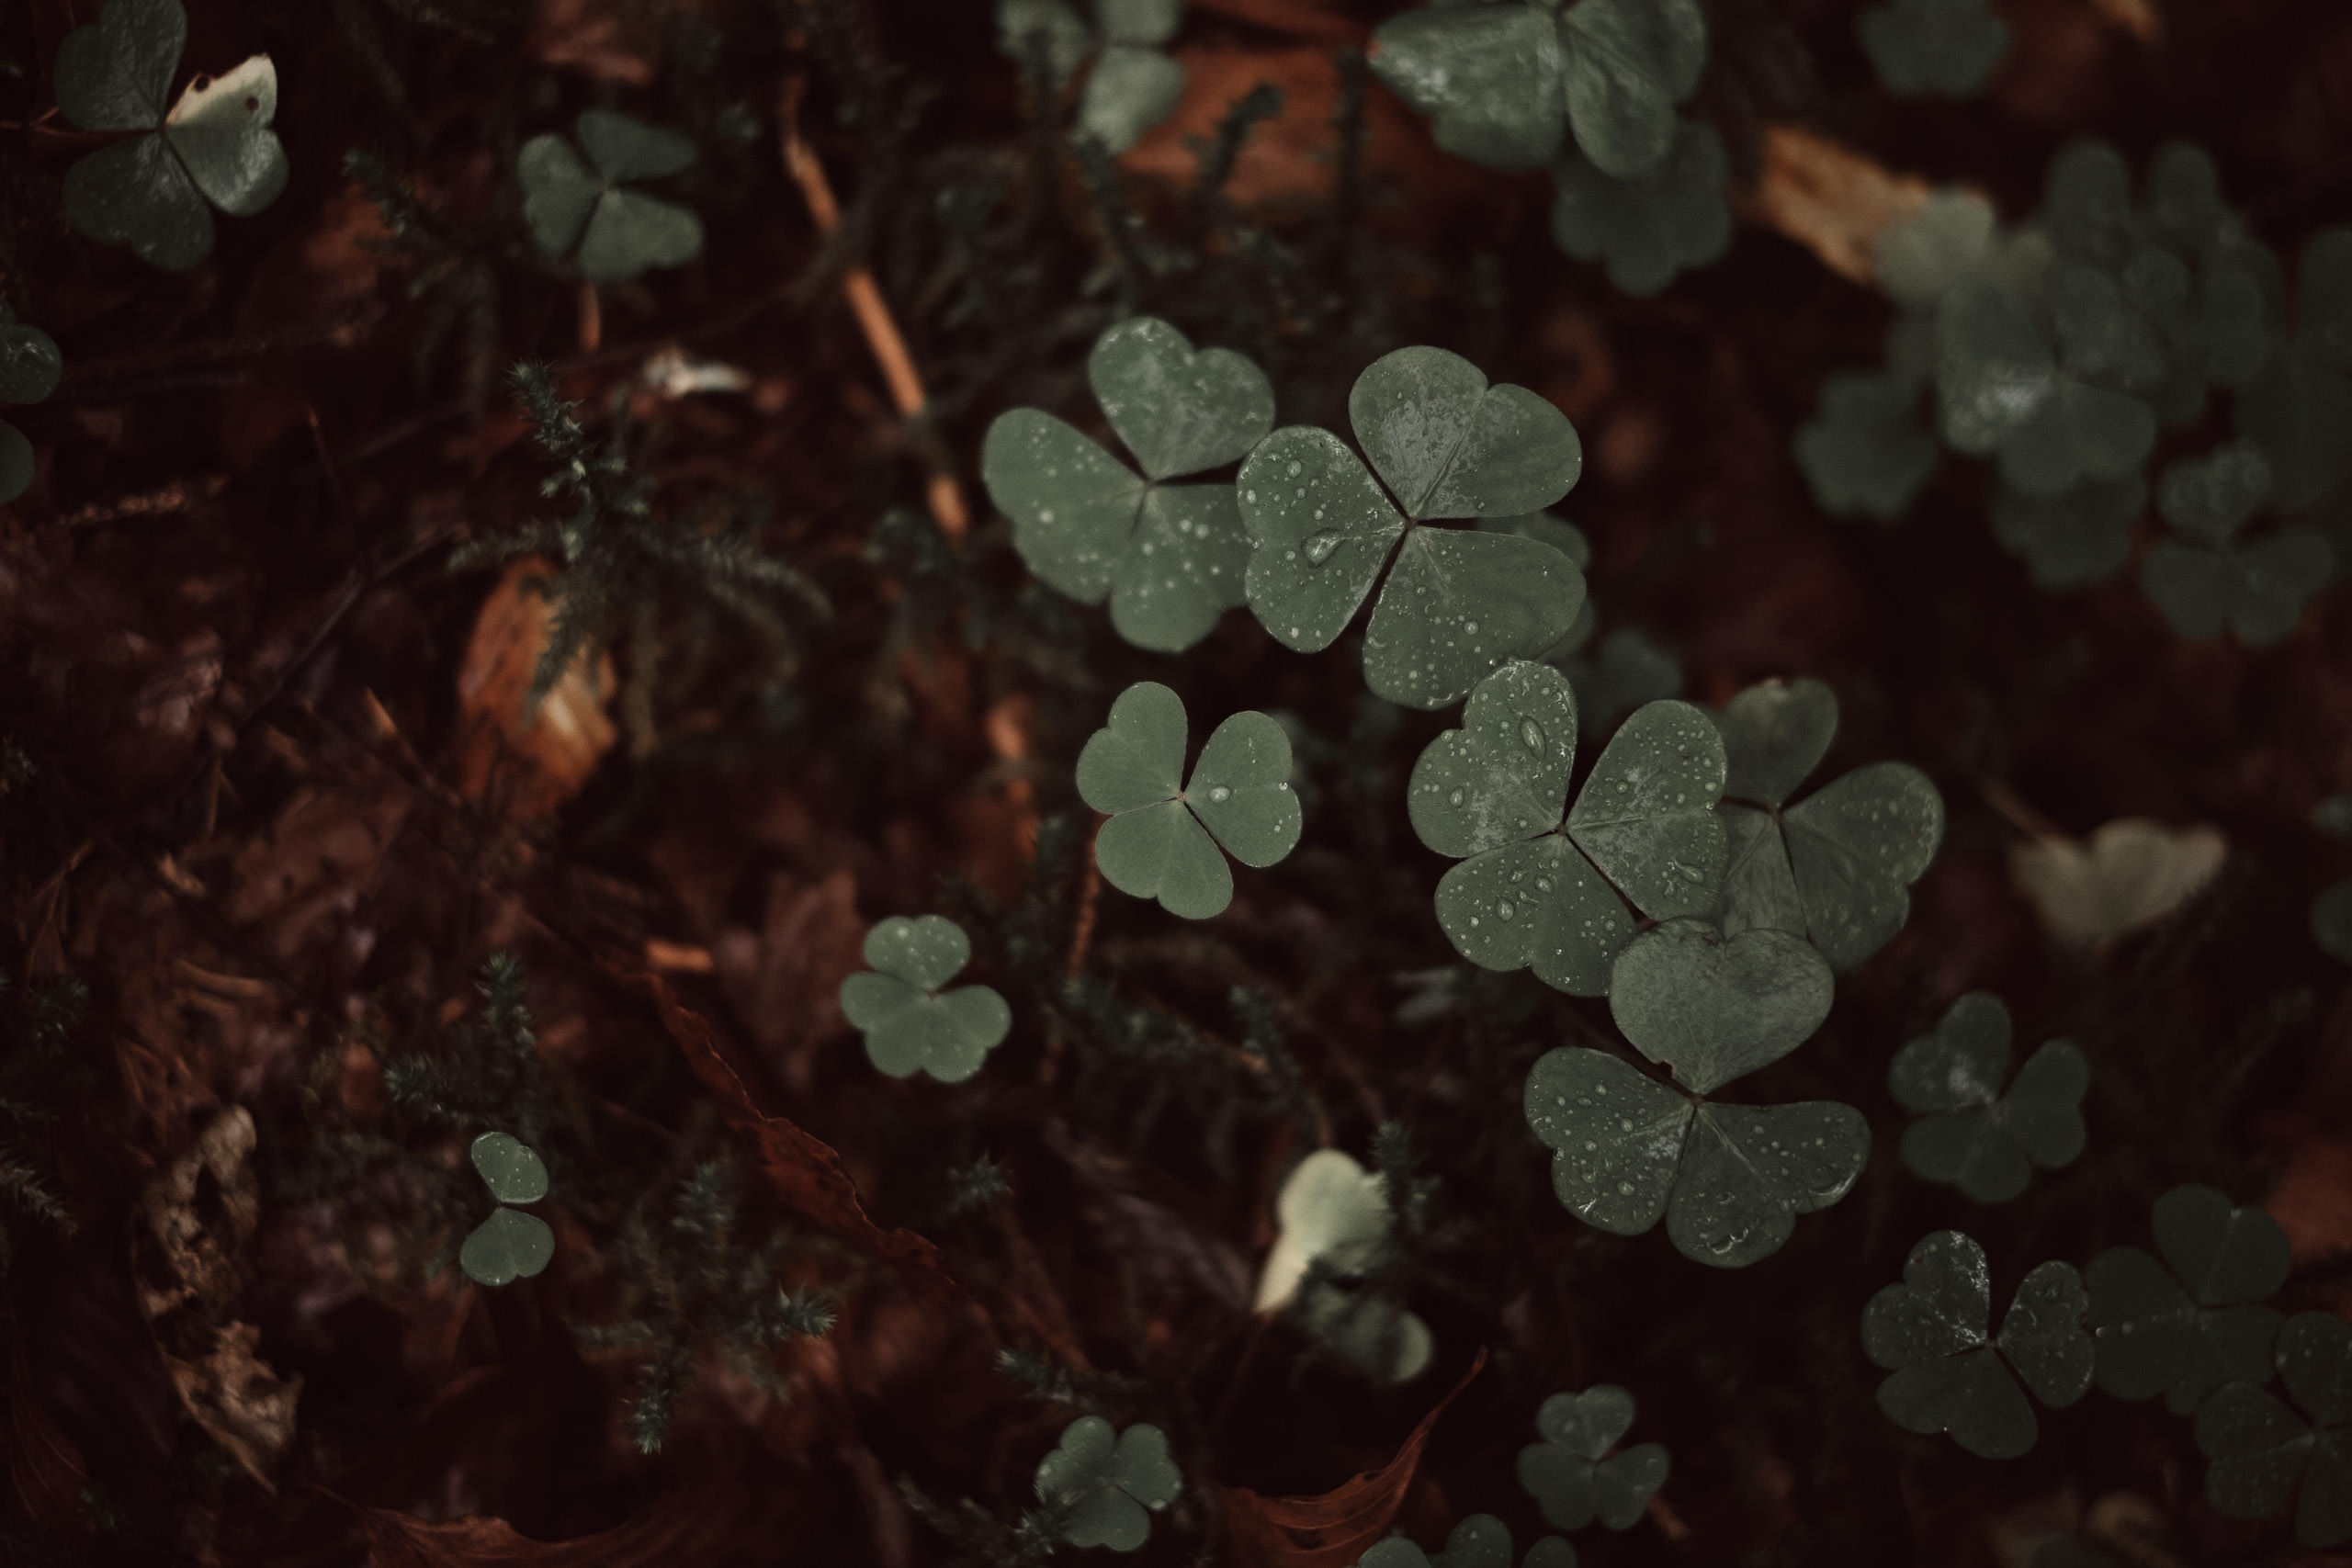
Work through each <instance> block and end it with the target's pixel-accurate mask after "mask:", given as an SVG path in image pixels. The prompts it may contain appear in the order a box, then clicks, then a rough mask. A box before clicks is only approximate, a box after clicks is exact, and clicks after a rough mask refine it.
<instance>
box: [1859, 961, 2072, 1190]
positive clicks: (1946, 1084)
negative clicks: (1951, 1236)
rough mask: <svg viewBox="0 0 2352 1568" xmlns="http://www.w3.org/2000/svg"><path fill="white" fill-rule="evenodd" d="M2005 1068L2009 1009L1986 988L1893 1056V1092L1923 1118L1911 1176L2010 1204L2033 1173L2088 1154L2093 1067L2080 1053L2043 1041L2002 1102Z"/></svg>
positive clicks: (1908, 1157)
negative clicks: (2087, 1093)
mask: <svg viewBox="0 0 2352 1568" xmlns="http://www.w3.org/2000/svg"><path fill="white" fill-rule="evenodd" d="M2008 1067H2009V1012H2008V1009H2007V1008H2006V1007H2003V1006H2002V1005H2001V1000H2000V998H1997V997H1996V996H1994V995H1993V994H1992V993H1990V992H1989V991H1971V992H1969V993H1968V994H1967V995H1965V996H1963V997H1962V998H1960V999H1959V1000H1957V1001H1955V1002H1953V1003H1952V1005H1951V1008H1950V1009H1949V1010H1947V1011H1946V1012H1945V1013H1944V1016H1943V1018H1942V1019H1941V1021H1939V1022H1938V1023H1937V1025H1936V1027H1935V1029H1934V1030H1933V1032H1929V1033H1927V1034H1923V1035H1921V1036H1919V1037H1918V1038H1917V1039H1916V1040H1913V1041H1911V1042H1910V1043H1907V1044H1905V1046H1904V1047H1903V1049H1902V1050H1900V1051H1897V1052H1896V1053H1895V1054H1894V1061H1893V1062H1892V1063H1891V1064H1890V1065H1889V1066H1888V1068H1887V1088H1888V1089H1890V1090H1891V1091H1892V1092H1893V1094H1894V1098H1895V1100H1897V1101H1898V1102H1900V1103H1901V1104H1902V1106H1903V1107H1904V1108H1905V1110H1907V1111H1915V1112H1919V1113H1921V1115H1922V1119H1921V1120H1920V1121H1917V1122H1913V1123H1912V1124H1911V1127H1910V1129H1909V1130H1908V1131H1907V1132H1905V1134H1904V1136H1903V1163H1904V1164H1905V1165H1907V1166H1909V1167H1910V1168H1911V1170H1912V1173H1913V1174H1914V1175H1916V1176H1917V1177H1918V1178H1919V1179H1921V1180H1923V1181H1940V1182H1946V1183H1949V1184H1950V1185H1952V1186H1955V1187H1958V1188H1959V1189H1960V1190H1962V1191H1963V1192H1965V1193H1967V1194H1968V1195H1969V1196H1970V1197H1972V1198H1973V1199H1975V1200H1976V1201H1978V1202H1980V1203H2005V1202H2007V1201H2009V1200H2010V1199H2012V1198H2014V1197H2016V1196H2017V1195H2018V1193H2020V1192H2023V1191H2024V1190H2025V1189H2026V1183H2027V1181H2028V1180H2029V1179H2030V1176H2031V1167H2032V1166H2037V1165H2038V1166H2040V1167H2041V1168H2043V1169H2045V1170H2055V1169H2057V1168H2059V1167H2061V1166H2064V1165H2066V1164H2067V1163H2069V1162H2070V1161H2072V1160H2073V1159H2074V1158H2075V1156H2076V1155H2078V1154H2080V1153H2082V1150H2083V1142H2084V1137H2085V1132H2084V1128H2083V1116H2082V1110H2081V1106H2082V1099H2083V1092H2084V1090H2085V1089H2086V1088H2088V1087H2089V1084H2090V1064H2089V1062H2088V1061H2087V1060H2086V1058H2085V1057H2084V1055H2083V1053H2082V1050H2081V1048H2080V1047H2078V1046H2077V1045H2075V1043H2073V1042H2072V1041H2069V1040H2052V1041H2049V1042H2047V1043H2044V1044H2043V1045H2042V1046H2041V1049H2040V1050H2038V1051H2036V1052H2035V1053H2034V1054H2033V1055H2032V1056H2031V1057H2030V1058H2028V1060H2027V1062H2026V1065H2025V1066H2024V1067H2022V1068H2021V1069H2019V1071H2018V1077H2017V1081H2016V1082H2015V1083H2014V1084H2012V1085H2010V1086H2009V1091H2008V1093H2007V1094H2006V1095H2004V1094H2003V1093H2001V1083H2002V1080H2003V1079H2004V1078H2005V1077H2007V1075H2008Z"/></svg>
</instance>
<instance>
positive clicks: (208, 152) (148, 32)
mask: <svg viewBox="0 0 2352 1568" xmlns="http://www.w3.org/2000/svg"><path fill="white" fill-rule="evenodd" d="M186 45H187V12H186V11H185V10H183V9H181V7H180V3H179V0H107V4H106V6H105V8H104V9H103V10H101V11H100V12H99V13H98V19H97V20H96V22H93V23H90V24H88V25H86V26H84V27H79V28H74V30H73V31H72V32H70V33H68V34H66V35H65V38H64V39H63V40H62V42H60V43H59V45H58V47H57V59H56V62H55V63H54V68H53V76H54V80H55V83H56V90H57V107H58V109H59V111H60V112H61V113H62V114H63V115H64V116H65V118H67V119H68V120H70V121H72V122H73V123H74V125H76V126H79V127H80V128H81V129H82V130H96V131H123V132H129V133H133V134H127V135H125V136H123V137H122V138H121V139H120V140H119V141H111V142H109V143H107V145H106V146H104V147H101V148H99V149H97V150H96V152H88V153H85V154H84V155H83V156H82V157H81V158H80V159H79V160H78V161H77V162H76V163H75V164H74V166H73V167H72V168H70V169H68V170H67V171H66V172H65V189H64V197H65V216H66V218H67V219H68V220H70V221H71V222H72V223H73V225H74V228H76V229H78V230H80V231H82V232H83V233H85V234H87V235H88V236H89V237H90V238H92V239H94V240H99V241H103V242H105V243H109V244H127V245H129V246H130V248H131V250H132V252H133V253H134V254H137V255H138V256H139V258H140V259H141V260H142V261H146V262H151V263H153V265H156V266H159V267H163V268H164V269H166V270H168V271H173V272H178V271H183V270H185V269H187V268H188V267H192V266H194V265H197V264H198V262H200V261H202V260H203V259H204V258H205V257H206V256H209V255H210V254H212V209H213V208H215V207H217V208H219V209H220V210H221V211H223V212H226V213H229V214H230V215H231V216H232V217H237V218H250V217H252V216H253V215H254V213H256V212H259V211H260V210H262V209H264V208H266V207H267V206H268V205H269V204H270V203H271V202H273V201H276V200H277V197H278V193H279V192H280V191H283V190H284V189H285V188H286V180H287V175H288V164H287V159H286V149H285V147H284V146H283V145H282V144H281V143H280V142H279V141H278V140H277V132H276V131H274V130H270V128H269V126H270V121H271V120H272V119H274V118H277V67H276V66H275V65H273V64H271V63H270V59H269V56H267V55H266V54H257V55H254V57H253V58H252V59H250V60H248V61H246V62H244V63H243V64H242V65H239V66H237V67H236V68H235V69H234V70H232V71H231V72H229V73H226V74H225V75H221V76H218V77H202V76H199V77H198V78H197V79H196V80H195V81H193V82H191V83H189V84H188V85H187V87H186V88H184V89H183V90H182V91H181V93H180V95H179V96H178V98H177V99H174V98H173V97H172V96H171V94H172V78H173V77H174V76H175V75H176V74H177V73H178V72H179V64H180V51H181V50H182V49H183V48H184V47H185V46H186Z"/></svg>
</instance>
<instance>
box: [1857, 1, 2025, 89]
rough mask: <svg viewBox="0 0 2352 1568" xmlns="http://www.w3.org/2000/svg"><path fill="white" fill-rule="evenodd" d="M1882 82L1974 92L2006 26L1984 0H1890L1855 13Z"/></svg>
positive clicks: (2000, 47)
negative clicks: (1857, 14)
mask: <svg viewBox="0 0 2352 1568" xmlns="http://www.w3.org/2000/svg"><path fill="white" fill-rule="evenodd" d="M1854 31H1855V33H1856V35H1857V36H1858V37H1860V39H1861V40H1862V52H1863V53H1865V54H1867V55H1869V56H1870V57H1871V69H1872V70H1874V71H1876V72H1877V73H1878V79H1879V82H1880V84H1881V85H1883V86H1884V87H1885V88H1886V90H1887V91H1888V92H1890V93H1894V94H1896V95H1898V96H1902V97H1906V98H1916V97H1924V96H1929V95H1936V96H1943V97H1947V98H1973V97H1974V96H1976V95H1977V94H1979V93H1981V92H1983V91H1984V90H1985V78H1986V77H1988V76H1990V75H1991V74H1992V73H1993V67H1994V66H1996V65H1997V64H1999V63H2000V61H2001V56H2002V55H2004V54H2006V53H2007V52H2008V48H2009V27H2008V24H2007V22H2004V21H2002V20H2001V18H2000V17H1996V16H1995V15H1993V13H1992V12H1991V11H1990V10H1988V9H1987V8H1986V7H1985V0H1890V3H1889V4H1887V5H1883V6H1874V7H1872V8H1871V9H1870V10H1867V11H1864V12H1862V13H1861V14H1860V15H1859V16H1857V17H1855V18H1854Z"/></svg>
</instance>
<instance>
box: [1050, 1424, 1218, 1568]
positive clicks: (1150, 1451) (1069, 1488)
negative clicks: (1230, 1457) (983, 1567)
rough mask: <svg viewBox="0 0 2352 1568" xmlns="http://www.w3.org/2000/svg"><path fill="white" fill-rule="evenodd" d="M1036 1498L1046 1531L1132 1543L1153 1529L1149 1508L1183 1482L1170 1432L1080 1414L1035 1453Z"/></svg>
mask: <svg viewBox="0 0 2352 1568" xmlns="http://www.w3.org/2000/svg"><path fill="white" fill-rule="evenodd" d="M1036 1487H1037V1499H1038V1501H1039V1502H1040V1503H1041V1504H1043V1505H1044V1509H1045V1517H1044V1520H1043V1523H1044V1525H1045V1529H1046V1532H1047V1533H1048V1534H1050V1535H1051V1536H1053V1537H1054V1538H1055V1539H1057V1540H1062V1541H1066V1542H1068V1543H1069V1545H1071V1546H1079V1547H1087V1546H1107V1547H1109V1548H1110V1549H1111V1550H1112V1551H1135V1550H1136V1548H1137V1547H1139V1546H1141V1545H1142V1544H1143V1543H1144V1542H1145V1540H1148V1539H1149V1537H1150V1535H1151V1516H1152V1515H1153V1514H1156V1513H1158V1512H1159V1511H1160V1510H1161V1509H1163V1508H1165V1507H1167V1506H1168V1505H1169V1504H1170V1503H1173V1502H1174V1501H1175V1500H1176V1498H1177V1496H1178V1495H1180V1494H1181V1493H1182V1491H1183V1489H1184V1476H1183V1472H1182V1471H1180V1470H1178V1469H1177V1468H1176V1461H1174V1460H1172V1459H1170V1457H1169V1455H1168V1434H1167V1433H1165V1432H1163V1431H1161V1430H1160V1429H1159V1427H1155V1426H1152V1425H1151V1424H1150V1423H1149V1422H1148V1421H1138V1422H1136V1424H1135V1425H1133V1426H1131V1427H1128V1428H1127V1429H1126V1430H1125V1431H1124V1432H1121V1431H1118V1430H1117V1429H1116V1428H1115V1427H1113V1426H1112V1425H1111V1423H1110V1422H1108V1421H1106V1420H1104V1419H1103V1417H1102V1416H1080V1417H1079V1418H1078V1419H1077V1420H1075V1421H1072V1422H1071V1423H1070V1424H1069V1426H1067V1427H1063V1428H1062V1435H1061V1439H1060V1440H1059V1441H1058V1442H1057V1443H1056V1444H1055V1445H1054V1447H1053V1449H1052V1450H1050V1451H1049V1452H1047V1453H1046V1457H1045V1458H1043V1459H1041V1460H1039V1461H1037V1475H1036Z"/></svg>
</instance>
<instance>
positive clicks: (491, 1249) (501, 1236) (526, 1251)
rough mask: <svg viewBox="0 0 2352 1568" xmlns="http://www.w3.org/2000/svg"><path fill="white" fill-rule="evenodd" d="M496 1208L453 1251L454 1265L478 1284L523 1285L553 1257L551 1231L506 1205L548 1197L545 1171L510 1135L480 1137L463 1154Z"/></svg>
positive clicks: (532, 1151) (535, 1218)
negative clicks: (470, 1160) (520, 1283)
mask: <svg viewBox="0 0 2352 1568" xmlns="http://www.w3.org/2000/svg"><path fill="white" fill-rule="evenodd" d="M468 1152H469V1154H470V1156H472V1159H473V1162H474V1169H475V1170H477V1171H479V1172H481V1179H482V1182H483V1184H484V1185H485V1186H487V1187H488V1188H489V1189H490V1195H491V1196H492V1197H493V1198H495V1199H497V1200H498V1202H499V1207H497V1208H495V1209H492V1211H491V1212H490V1217H489V1218H488V1219H486V1220H484V1221H482V1223H481V1224H478V1225H476V1226H475V1227H474V1229H473V1234H472V1235H469V1236H467V1237H466V1242H465V1245H464V1246H463V1247H459V1248H458V1266H459V1267H460V1268H462V1269H465V1271H466V1277H467V1278H468V1279H469V1280H473V1281H474V1282H475V1283H476V1284H479V1285H511V1284H513V1283H514V1282H515V1280H527V1279H530V1278H531V1277H532V1276H533V1275H536V1274H537V1273H538V1272H539V1271H540V1270H541V1269H545V1268H546V1267H547V1266H548V1259H549V1258H553V1257H554V1256H555V1232H553V1231H551V1230H549V1229H548V1224H547V1222H546V1221H545V1220H542V1219H540V1218H539V1217H538V1216H537V1214H526V1213H523V1211H522V1210H520V1209H510V1208H507V1207H506V1206H505V1205H507V1204H509V1203H536V1202H537V1201H539V1200H540V1199H542V1198H544V1197H546V1196H547V1195H548V1168H547V1165H546V1163H545V1162H543V1161H542V1160H541V1159H540V1158H539V1156H538V1153H537V1151H536V1150H535V1149H533V1148H532V1147H531V1146H530V1145H528V1144H526V1143H524V1142H523V1141H522V1140H521V1139H520V1138H517V1137H515V1135H514V1134H511V1133H484V1134H482V1135H481V1137H479V1138H476V1139H475V1140H474V1141H473V1147H472V1148H471V1149H470V1150H469V1151H468Z"/></svg>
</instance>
